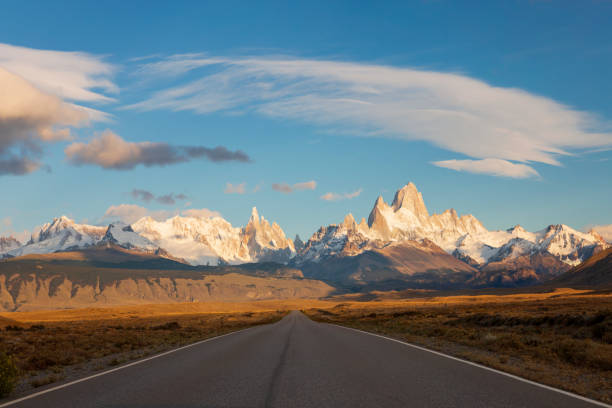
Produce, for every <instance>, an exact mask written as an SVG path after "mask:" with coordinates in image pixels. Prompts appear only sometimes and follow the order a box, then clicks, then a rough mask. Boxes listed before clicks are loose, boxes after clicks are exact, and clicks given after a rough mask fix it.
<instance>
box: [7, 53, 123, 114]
mask: <svg viewBox="0 0 612 408" xmlns="http://www.w3.org/2000/svg"><path fill="white" fill-rule="evenodd" d="M0 67H2V68H4V69H6V70H7V71H10V72H12V73H13V74H16V75H19V76H20V77H21V78H23V79H25V80H26V81H28V82H29V83H31V84H33V85H34V86H35V87H36V88H38V89H40V90H41V91H43V92H45V93H47V94H52V95H55V96H57V97H58V98H61V99H67V100H72V101H82V102H110V101H113V100H114V99H113V98H111V97H109V96H107V95H104V94H103V93H102V92H100V91H105V92H107V93H117V92H119V88H118V87H117V85H115V84H114V83H113V82H112V80H111V77H112V75H113V73H114V72H115V70H116V69H115V67H114V66H113V65H112V64H109V63H107V62H105V61H104V60H103V58H102V57H100V56H96V55H92V54H88V53H83V52H66V51H50V50H36V49H32V48H25V47H17V46H13V45H9V44H0Z"/></svg>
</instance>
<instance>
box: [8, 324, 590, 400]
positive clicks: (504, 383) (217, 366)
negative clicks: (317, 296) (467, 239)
mask: <svg viewBox="0 0 612 408" xmlns="http://www.w3.org/2000/svg"><path fill="white" fill-rule="evenodd" d="M3 402H5V401H3ZM1 406H3V404H2V403H0V407H1ZM8 406H11V407H15V408H17V407H19V408H26V407H61V408H67V407H75V408H87V407H117V408H118V407H147V408H162V407H176V408H191V407H297V408H300V407H487V408H492V407H554V408H561V407H594V406H596V405H595V404H594V403H592V402H589V401H585V400H581V399H578V398H575V397H572V396H569V395H566V394H563V393H560V392H557V391H554V390H550V389H547V388H543V387H540V386H537V385H534V384H530V383H527V382H523V381H520V380H517V379H514V378H511V377H508V376H506V375H503V374H500V373H497V372H493V371H489V370H486V369H483V368H482V367H478V366H475V365H471V364H467V363H465V362H461V361H457V360H455V359H452V358H448V357H445V356H442V355H438V354H435V353H431V352H428V351H425V350H420V349H417V348H414V347H410V346H407V345H405V344H403V343H400V342H396V341H392V340H389V339H385V338H382V337H378V336H374V335H369V334H366V333H363V332H358V331H355V330H351V329H347V328H342V327H338V326H334V325H328V324H321V323H315V322H313V321H311V320H310V319H308V318H307V317H306V316H304V315H303V314H301V313H299V312H292V313H291V314H289V315H288V316H287V317H285V318H284V319H283V320H281V321H280V322H277V323H275V324H270V325H265V326H257V327H253V328H250V329H247V330H243V331H241V332H237V333H233V334H230V335H226V336H223V337H219V338H215V339H212V340H208V341H205V342H202V343H199V344H197V345H194V346H192V347H187V348H184V349H181V350H178V351H176V352H172V353H169V354H166V355H163V356H161V357H157V358H153V359H150V360H148V361H144V362H142V363H138V364H134V365H131V366H129V367H126V368H121V369H118V370H116V371H113V372H111V373H108V374H105V375H101V376H98V377H95V378H92V379H88V380H85V381H82V382H79V383H77V384H73V385H68V386H66V387H64V388H60V389H55V390H53V391H50V392H47V393H44V394H41V395H37V396H34V397H32V398H30V399H26V400H23V401H20V402H16V403H14V404H11V405H8Z"/></svg>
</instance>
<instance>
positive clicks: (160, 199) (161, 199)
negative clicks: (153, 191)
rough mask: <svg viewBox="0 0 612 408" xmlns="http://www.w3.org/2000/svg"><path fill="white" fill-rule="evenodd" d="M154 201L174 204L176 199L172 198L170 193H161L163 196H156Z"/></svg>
mask: <svg viewBox="0 0 612 408" xmlns="http://www.w3.org/2000/svg"><path fill="white" fill-rule="evenodd" d="M156 201H157V202H158V203H160V204H165V205H174V204H176V200H175V199H174V197H173V196H172V194H166V195H163V196H159V197H157V200H156Z"/></svg>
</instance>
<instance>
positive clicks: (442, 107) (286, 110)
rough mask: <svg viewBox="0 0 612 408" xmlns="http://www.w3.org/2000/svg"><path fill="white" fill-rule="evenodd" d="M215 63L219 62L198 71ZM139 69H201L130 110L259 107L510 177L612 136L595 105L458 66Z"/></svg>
mask: <svg viewBox="0 0 612 408" xmlns="http://www.w3.org/2000/svg"><path fill="white" fill-rule="evenodd" d="M211 66H214V68H215V69H205V70H204V69H202V70H200V68H205V67H211ZM141 72H142V73H143V75H148V76H149V77H160V76H173V77H179V76H180V75H182V74H185V73H187V72H190V78H191V77H193V76H197V75H199V78H198V79H196V80H191V81H189V82H186V83H183V84H181V85H179V86H174V87H171V88H167V89H161V90H158V91H156V92H154V93H152V94H151V96H150V97H149V98H148V99H146V100H143V101H141V102H139V103H136V104H133V105H131V106H129V107H127V108H129V109H139V110H155V109H170V110H176V111H181V110H190V111H193V112H196V113H201V114H205V113H211V112H217V111H224V112H229V113H233V114H237V113H238V114H239V113H242V112H255V113H259V114H262V115H266V116H270V117H273V118H279V119H296V120H300V121H304V122H307V123H312V124H316V125H319V126H321V127H323V128H325V129H328V130H330V131H334V132H345V133H349V134H358V135H362V136H372V137H390V138H399V139H405V140H423V141H427V142H430V143H432V144H434V145H436V146H439V147H441V148H443V149H446V150H449V151H452V152H456V153H460V154H462V155H466V156H468V157H471V158H473V159H477V160H488V161H486V162H483V163H486V164H487V165H486V166H483V165H482V163H481V165H480V166H478V167H479V168H480V170H481V171H484V170H486V171H487V172H486V174H493V175H502V176H506V175H507V173H508V168H509V167H510V166H509V165H508V164H509V163H510V164H515V165H519V167H520V168H521V169H522V173H523V174H527V173H529V174H532V175H533V174H534V173H535V170H533V168H531V167H530V166H529V163H530V162H533V163H545V164H549V165H559V164H560V162H559V159H560V157H562V156H564V155H570V154H573V153H575V152H578V151H582V150H584V149H591V148H598V147H605V146H611V145H612V133H610V125H609V124H606V123H604V122H603V121H601V120H599V119H598V118H597V117H595V116H594V115H592V114H589V113H587V112H582V111H578V110H575V109H572V108H570V107H568V106H565V105H563V104H561V103H558V102H556V101H554V100H552V99H550V98H546V97H542V96H538V95H534V94H531V93H528V92H526V91H524V90H520V89H516V88H502V87H495V86H492V85H489V84H487V83H485V82H483V81H479V80H477V79H473V78H470V77H467V76H465V75H460V74H454V73H443V72H434V71H425V70H416V69H410V68H395V67H389V66H381V65H367V64H358V63H345V62H334V61H322V60H306V59H296V58H265V57H255V58H222V57H211V56H206V55H203V54H187V55H176V56H173V57H170V58H167V59H162V60H159V61H156V62H152V63H149V64H144V65H142V67H141ZM492 159H495V160H496V161H491V160H492ZM474 166H475V165H474V164H472V168H474ZM527 167H529V168H531V170H532V171H531V170H528V169H526V168H527ZM463 168H466V165H465V164H464V166H463ZM515 169H516V168H515ZM285 190H286V188H285Z"/></svg>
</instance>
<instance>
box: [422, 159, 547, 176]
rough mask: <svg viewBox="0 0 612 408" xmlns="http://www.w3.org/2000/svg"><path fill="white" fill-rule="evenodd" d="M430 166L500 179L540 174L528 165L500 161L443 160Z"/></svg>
mask: <svg viewBox="0 0 612 408" xmlns="http://www.w3.org/2000/svg"><path fill="white" fill-rule="evenodd" d="M432 164H434V165H436V166H438V167H445V168H447V169H451V170H456V171H465V172H468V173H476V174H490V175H493V176H500V177H510V178H517V179H524V178H530V177H536V178H537V177H540V174H539V173H538V172H537V171H536V170H535V169H534V168H533V167H531V166H529V165H526V164H521V163H512V162H510V161H508V160H501V159H482V160H443V161H435V162H432Z"/></svg>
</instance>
